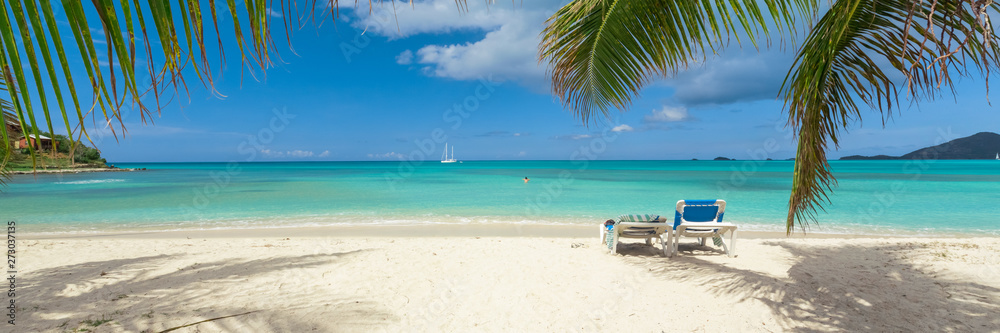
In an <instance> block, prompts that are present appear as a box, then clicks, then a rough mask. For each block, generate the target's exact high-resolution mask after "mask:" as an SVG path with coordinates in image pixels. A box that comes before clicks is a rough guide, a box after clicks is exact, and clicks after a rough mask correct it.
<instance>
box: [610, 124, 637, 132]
mask: <svg viewBox="0 0 1000 333" xmlns="http://www.w3.org/2000/svg"><path fill="white" fill-rule="evenodd" d="M632 130H634V128H632V126H629V125H626V124H621V125H618V126H615V127H614V128H612V129H611V131H612V132H631V131H632Z"/></svg>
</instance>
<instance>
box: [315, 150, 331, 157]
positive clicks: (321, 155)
mask: <svg viewBox="0 0 1000 333" xmlns="http://www.w3.org/2000/svg"><path fill="white" fill-rule="evenodd" d="M328 156H330V151H329V150H324V151H323V152H322V153H319V156H317V157H328Z"/></svg>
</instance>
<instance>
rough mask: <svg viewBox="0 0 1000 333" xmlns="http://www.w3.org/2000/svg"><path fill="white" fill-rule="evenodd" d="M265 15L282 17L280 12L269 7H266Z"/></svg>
mask: <svg viewBox="0 0 1000 333" xmlns="http://www.w3.org/2000/svg"><path fill="white" fill-rule="evenodd" d="M267 15H270V16H271V17H277V18H281V17H282V14H281V12H279V11H276V10H274V9H271V8H268V9H267Z"/></svg>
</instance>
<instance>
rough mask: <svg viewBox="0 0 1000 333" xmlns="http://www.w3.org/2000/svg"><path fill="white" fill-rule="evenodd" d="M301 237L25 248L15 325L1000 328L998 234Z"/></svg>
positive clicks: (56, 243)
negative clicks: (725, 247) (615, 252)
mask: <svg viewBox="0 0 1000 333" xmlns="http://www.w3.org/2000/svg"><path fill="white" fill-rule="evenodd" d="M382 230H385V229H382ZM588 232H589V229H588ZM301 233H303V232H300V233H296V232H294V231H285V232H275V231H255V232H250V233H246V232H242V233H241V232H237V231H230V232H215V233H197V232H189V233H172V234H171V233H166V234H163V233H159V234H157V233H154V234H138V235H115V236H96V235H95V236H85V237H77V238H47V239H40V238H39V237H37V236H36V237H33V238H34V239H22V240H20V241H19V243H18V246H19V250H20V260H19V261H18V264H19V267H18V271H19V275H18V285H19V286H18V288H19V289H18V290H19V291H18V296H17V298H16V301H17V304H18V309H17V311H18V316H17V326H16V327H17V330H16V331H18V332H35V331H43V332H63V331H73V330H75V329H88V330H90V331H97V332H143V331H145V332H159V331H162V330H165V329H169V328H174V327H178V326H183V325H189V324H194V323H198V322H201V321H206V320H209V321H207V322H202V323H198V324H194V325H191V326H187V327H184V328H182V329H179V330H176V331H174V332H310V331H317V332H331V331H348V332H355V331H387V332H397V331H401V330H402V331H418V332H419V331H485V332H493V331H535V332H551V331H628V332H660V331H668V332H688V331H699V332H700V331H711V332H720V331H721V332H729V331H959V332H969V331H1000V305H998V304H1000V255H998V251H1000V239H998V238H978V239H963V238H948V239H943V240H937V239H928V238H918V239H874V238H845V239H838V238H793V239H787V238H783V237H781V238H772V239H768V238H761V239H748V238H745V239H741V240H740V241H739V243H738V251H739V252H738V254H739V256H738V257H736V258H728V257H726V256H725V255H722V254H720V253H719V252H714V249H715V248H710V247H706V248H701V247H697V246H694V245H693V244H691V243H688V244H691V245H684V244H682V247H681V254H680V255H679V256H678V257H674V258H664V257H660V256H658V255H656V250H654V249H652V248H650V247H647V246H646V245H644V244H641V243H629V244H625V245H624V246H623V249H622V250H621V251H622V252H623V254H624V255H619V256H612V255H609V254H607V253H606V252H605V251H604V248H602V247H601V246H600V245H599V244H598V240H597V236H596V231H595V232H594V235H592V237H587V238H550V237H538V236H534V235H532V233H527V234H528V235H526V236H525V235H522V236H520V237H496V236H491V237H475V236H471V235H466V234H464V233H462V232H456V231H455V230H454V229H448V228H444V227H441V228H437V231H436V233H434V234H437V235H442V234H444V235H448V234H451V235H452V236H451V237H428V236H426V235H425V236H422V237H409V238H403V237H367V238H366V237H365V235H364V233H353V234H351V233H348V234H349V235H350V236H343V235H342V236H333V235H319V236H317V237H304V236H301V235H300V234H301ZM378 233H380V232H377V230H376V232H369V234H370V235H375V234H378ZM581 233H583V231H577V232H576V233H575V234H581ZM501 234H502V233H501ZM198 235H208V237H210V238H192V239H188V238H187V237H188V236H191V237H195V236H198ZM279 235H280V236H282V237H277V236H279ZM293 235H294V236H293ZM284 236H289V237H290V238H288V239H286V238H285V237H284ZM626 241H630V240H626ZM581 245H582V246H581ZM226 316H232V317H228V318H222V319H215V318H219V317H226ZM102 319H104V320H110V321H108V322H105V323H99V322H95V321H99V320H102ZM212 319H214V320H212ZM95 324H99V325H97V326H96V327H95V326H93V325H95ZM4 328H5V329H6V328H9V326H4Z"/></svg>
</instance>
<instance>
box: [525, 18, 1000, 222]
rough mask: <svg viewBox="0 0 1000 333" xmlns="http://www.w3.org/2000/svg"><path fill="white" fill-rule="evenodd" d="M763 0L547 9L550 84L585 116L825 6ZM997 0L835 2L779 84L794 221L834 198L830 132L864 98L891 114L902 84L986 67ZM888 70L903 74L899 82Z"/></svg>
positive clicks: (925, 84)
mask: <svg viewBox="0 0 1000 333" xmlns="http://www.w3.org/2000/svg"><path fill="white" fill-rule="evenodd" d="M756 3H757V2H756V1H743V2H739V1H729V2H726V1H716V2H712V1H666V0H659V1H644V2H629V1H613V0H607V1H602V0H578V1H574V2H572V3H570V4H568V5H566V6H564V7H563V8H561V9H560V10H559V11H558V12H557V13H556V14H555V15H553V16H552V18H550V19H549V21H548V22H547V24H548V25H547V27H546V28H545V30H544V32H543V36H542V42H541V44H540V48H541V50H540V53H539V56H540V59H541V60H542V61H546V60H547V61H548V62H549V64H550V66H551V70H550V73H551V75H552V88H553V91H554V92H555V93H556V94H557V95H558V96H559V97H560V98H561V100H562V101H563V103H564V104H565V105H566V106H567V107H568V108H570V109H572V110H574V111H575V112H576V114H577V115H578V116H580V117H581V119H582V120H583V121H584V122H585V123H586V122H587V121H588V120H589V119H590V118H592V117H593V116H594V115H596V114H597V113H598V112H599V113H601V114H603V115H605V116H607V115H608V110H609V109H610V108H612V107H613V108H618V109H620V110H624V109H626V108H627V107H628V103H629V102H630V101H631V99H632V98H634V97H635V96H637V95H638V93H639V91H640V90H641V89H642V88H643V87H644V86H645V85H646V84H648V83H649V82H650V81H651V80H654V79H657V78H660V77H663V76H670V75H672V74H674V73H676V72H677V71H679V70H683V69H685V68H686V67H687V66H688V65H689V64H690V63H691V62H693V61H697V60H699V59H703V58H704V57H705V55H706V54H707V51H706V50H710V51H712V52H714V51H716V50H718V49H720V48H723V47H725V46H726V45H725V43H723V42H722V41H723V39H722V38H723V37H728V36H730V35H734V34H735V33H736V32H737V31H739V32H742V33H744V34H745V35H746V36H748V39H749V41H751V42H752V44H753V45H754V46H755V47H756V46H757V45H758V44H757V42H756V41H757V39H758V37H759V35H758V34H756V32H757V30H758V29H760V30H761V31H763V35H764V37H767V36H768V31H767V30H766V28H767V22H768V19H767V18H766V17H765V15H770V18H771V19H773V20H774V21H775V22H777V24H778V28H779V30H782V31H783V32H785V33H787V32H790V31H792V29H789V28H794V27H795V26H796V18H802V19H806V20H811V18H812V17H813V15H815V11H816V9H817V3H816V2H815V1H763V3H764V4H765V7H766V8H767V9H768V10H767V11H762V10H760V9H759V8H758V7H757V6H756ZM997 6H998V5H996V4H993V3H992V2H989V1H976V0H950V1H949V0H927V1H902V0H891V1H889V0H839V1H835V2H833V6H832V8H831V9H830V10H829V11H828V12H827V13H826V14H825V15H824V16H823V18H822V20H820V22H818V23H817V26H816V27H814V28H812V29H811V30H810V32H809V35H808V37H807V40H806V42H805V44H804V45H803V46H802V49H801V50H800V51H799V55H798V57H797V59H796V63H795V64H794V66H793V68H792V70H791V71H790V72H789V74H788V76H787V78H786V81H785V84H784V86H783V88H782V92H783V95H784V98H785V103H786V107H787V108H788V110H789V124H790V125H791V126H792V127H793V129H794V130H797V131H798V133H799V137H798V139H799V142H798V148H797V155H796V163H795V169H794V176H793V189H792V194H791V197H790V199H789V212H788V219H787V221H786V222H787V228H786V231H787V232H788V233H791V232H792V230H793V228H794V226H795V221H799V223H800V226H802V227H805V224H808V222H809V221H814V220H815V217H816V216H815V213H816V211H817V210H818V209H822V204H823V203H824V202H826V200H827V199H828V197H827V195H828V192H829V191H830V190H831V189H832V187H833V186H835V184H836V181H835V179H834V178H833V175H832V174H831V173H830V168H829V164H828V163H827V159H826V150H827V148H828V143H830V142H832V143H833V145H834V147H836V146H837V143H838V136H837V135H838V132H839V131H840V130H841V129H844V128H846V127H847V126H849V125H850V124H851V123H852V122H854V121H859V120H860V118H861V109H860V106H859V104H863V105H864V107H869V108H872V109H875V110H877V111H880V112H882V115H883V117H887V116H889V115H890V114H891V112H892V108H893V106H896V105H898V104H899V102H898V99H899V95H900V93H901V91H903V94H904V95H905V96H906V98H907V99H910V100H911V101H912V102H917V101H919V100H921V99H930V98H933V97H934V96H935V95H936V94H938V93H939V91H940V89H941V87H948V88H949V89H950V88H951V77H950V73H951V72H957V73H958V74H959V75H969V74H970V72H969V71H967V70H966V68H968V67H973V68H976V69H978V70H979V72H980V73H983V74H984V77H986V78H987V79H988V76H989V73H990V71H991V70H992V69H993V68H995V67H996V65H995V64H996V63H997V54H998V50H997V44H998V43H997V41H996V40H995V38H994V36H993V29H992V26H990V25H989V20H988V14H989V13H990V12H994V13H995V12H996V11H997ZM782 28H784V29H782ZM735 36H736V37H737V38H738V37H739V35H738V34H737V35H735ZM970 65H971V66H970ZM887 72H888V73H892V72H898V73H901V74H902V76H903V77H905V78H906V80H905V82H898V83H897V82H895V81H893V80H892V79H891V77H890V76H889V75H888V74H886V73H887ZM900 85H902V86H900ZM904 90H905V91H904ZM859 102H860V103H859Z"/></svg>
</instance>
